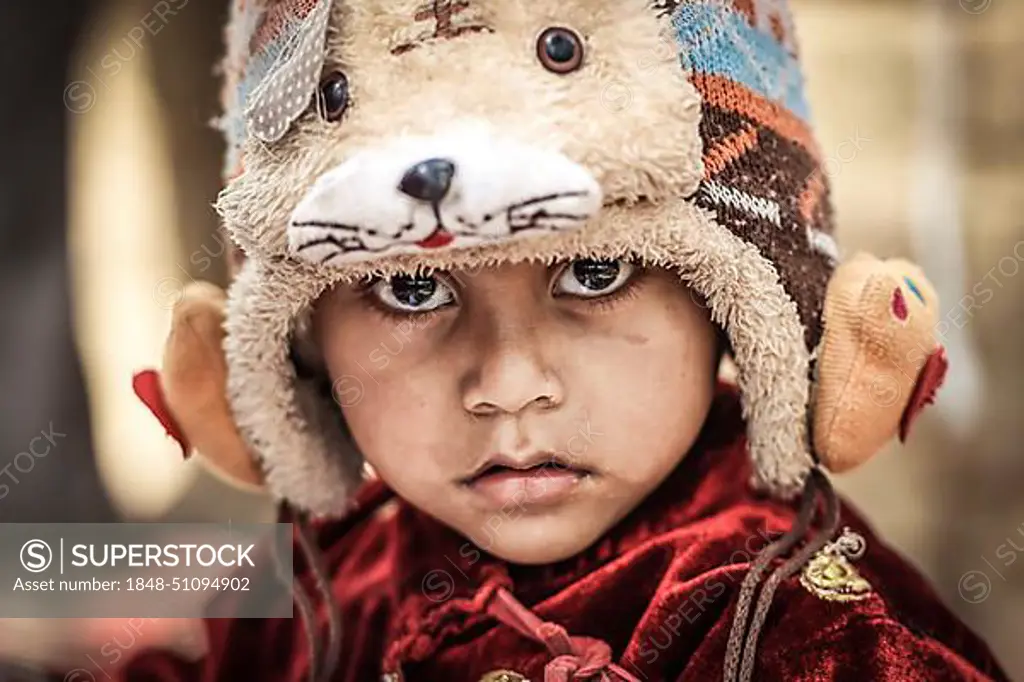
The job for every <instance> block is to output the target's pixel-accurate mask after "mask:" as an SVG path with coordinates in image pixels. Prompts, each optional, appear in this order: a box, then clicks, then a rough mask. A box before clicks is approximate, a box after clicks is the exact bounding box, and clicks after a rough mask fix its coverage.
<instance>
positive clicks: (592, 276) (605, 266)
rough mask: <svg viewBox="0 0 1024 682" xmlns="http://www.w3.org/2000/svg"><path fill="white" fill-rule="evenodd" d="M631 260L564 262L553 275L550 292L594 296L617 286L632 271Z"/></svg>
mask: <svg viewBox="0 0 1024 682" xmlns="http://www.w3.org/2000/svg"><path fill="white" fill-rule="evenodd" d="M633 270H634V267H633V265H632V263H629V262H627V261H624V260H621V259H615V258H612V259H597V258H581V259H579V260H574V261H572V262H571V263H568V264H567V265H566V266H565V267H564V268H563V269H562V271H561V272H560V273H559V274H558V276H557V277H556V278H555V286H554V291H553V293H554V294H555V295H556V296H558V295H568V296H579V297H581V298H596V297H598V296H607V295H608V294H611V293H613V292H615V291H618V290H619V289H621V288H622V287H623V286H624V285H625V284H626V283H627V282H628V281H629V278H630V277H631V276H632V274H633Z"/></svg>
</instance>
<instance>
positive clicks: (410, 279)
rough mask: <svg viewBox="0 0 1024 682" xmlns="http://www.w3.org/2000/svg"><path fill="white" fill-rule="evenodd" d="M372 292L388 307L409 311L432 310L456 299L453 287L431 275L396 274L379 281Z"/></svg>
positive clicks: (423, 311) (422, 311)
mask: <svg viewBox="0 0 1024 682" xmlns="http://www.w3.org/2000/svg"><path fill="white" fill-rule="evenodd" d="M370 292H371V293H372V294H373V296H375V297H376V298H377V300H378V301H380V302H381V303H382V304H384V305H385V306H387V307H388V308H391V309H393V310H400V311H402V312H407V313H425V312H430V311H432V310H437V309H438V308H442V307H444V306H446V305H448V304H450V303H452V302H453V301H454V300H455V292H454V291H452V289H451V287H449V286H448V285H447V284H445V283H444V282H442V281H441V280H440V279H438V278H437V277H434V276H430V275H395V276H394V277H392V278H390V279H382V280H379V281H377V282H376V283H375V284H373V285H372V286H371V287H370Z"/></svg>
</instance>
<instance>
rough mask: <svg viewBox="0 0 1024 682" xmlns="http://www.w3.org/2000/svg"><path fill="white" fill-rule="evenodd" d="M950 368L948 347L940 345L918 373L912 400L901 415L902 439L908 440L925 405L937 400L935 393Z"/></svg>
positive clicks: (903, 440)
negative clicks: (912, 427)
mask: <svg viewBox="0 0 1024 682" xmlns="http://www.w3.org/2000/svg"><path fill="white" fill-rule="evenodd" d="M948 369H949V361H948V360H947V359H946V349H945V348H943V347H942V346H939V349H938V350H937V351H935V352H934V353H932V354H931V355H929V356H928V359H927V360H926V361H925V363H924V367H922V368H921V372H920V373H919V374H918V375H917V383H915V384H914V392H913V393H912V394H911V395H910V402H909V403H907V408H906V409H905V410H904V411H903V416H902V417H900V441H901V442H906V440H907V435H908V434H909V433H910V426H911V424H913V422H914V421H915V420H916V419H917V417H918V415H920V414H921V411H922V410H923V409H924V408H925V406H927V405H930V404H931V403H933V402H935V394H936V392H937V391H938V390H939V387H940V386H942V382H943V380H944V379H945V378H946V370H948Z"/></svg>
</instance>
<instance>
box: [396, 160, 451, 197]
mask: <svg viewBox="0 0 1024 682" xmlns="http://www.w3.org/2000/svg"><path fill="white" fill-rule="evenodd" d="M454 176H455V164H454V163H452V162H451V161H449V160H448V159H427V160H426V161H420V162H419V163H417V164H416V165H415V166H413V167H412V168H410V169H409V170H407V171H405V175H403V176H402V181H401V182H400V183H398V189H399V191H400V192H402V193H404V194H408V195H409V196H411V197H412V198H413V199H419V200H420V201H426V202H429V203H431V204H436V203H438V202H439V201H441V199H444V195H446V194H448V190H449V188H451V186H452V178H453V177H454Z"/></svg>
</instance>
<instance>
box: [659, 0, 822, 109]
mask: <svg viewBox="0 0 1024 682" xmlns="http://www.w3.org/2000/svg"><path fill="white" fill-rule="evenodd" d="M672 23H673V27H674V28H675V31H676V37H677V39H678V40H679V44H680V47H681V54H680V57H681V61H682V63H683V67H684V68H686V69H688V70H692V71H695V72H697V73H704V74H711V75H716V76H724V77H726V78H729V79H731V80H734V81H736V82H737V83H741V84H743V85H744V86H746V87H747V88H749V89H750V90H752V91H753V92H755V93H757V94H759V95H761V96H762V97H765V98H766V99H769V100H772V101H775V102H778V103H779V104H781V105H782V106H784V107H785V108H786V109H788V110H789V111H791V112H792V113H793V114H794V115H796V116H797V117H798V118H800V119H801V120H803V121H805V122H809V121H810V117H811V116H810V107H809V106H808V105H807V100H806V98H805V97H804V79H803V74H802V72H801V70H800V63H799V62H798V61H797V60H796V59H795V58H794V57H793V56H792V55H790V54H789V52H788V50H786V48H785V47H784V46H783V45H782V44H780V43H779V42H778V41H777V40H776V39H775V37H774V36H772V35H769V34H767V33H765V32H763V31H760V30H758V29H757V28H755V27H753V26H751V25H750V22H749V21H748V20H747V18H746V17H744V16H743V15H741V14H739V13H737V12H735V11H732V10H730V9H728V8H726V7H723V5H722V4H721V3H720V2H715V1H714V0H701V1H699V2H693V3H687V4H685V5H683V6H682V7H680V8H679V10H678V12H677V13H676V14H675V16H674V17H673V20H672Z"/></svg>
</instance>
